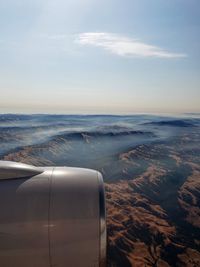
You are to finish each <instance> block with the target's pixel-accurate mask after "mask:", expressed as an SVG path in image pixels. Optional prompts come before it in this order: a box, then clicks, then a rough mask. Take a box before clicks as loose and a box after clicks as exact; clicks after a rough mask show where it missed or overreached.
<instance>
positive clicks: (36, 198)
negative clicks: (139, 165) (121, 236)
mask: <svg viewBox="0 0 200 267" xmlns="http://www.w3.org/2000/svg"><path fill="white" fill-rule="evenodd" d="M105 261H106V219H105V195H104V185H103V179H102V175H101V174H100V173H99V172H97V171H95V170H90V169H82V168H70V167H34V166H31V165H27V164H22V163H17V162H10V161H0V266H2V267H54V266H55V267H79V266H80V267H103V266H105Z"/></svg>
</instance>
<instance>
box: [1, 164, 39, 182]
mask: <svg viewBox="0 0 200 267" xmlns="http://www.w3.org/2000/svg"><path fill="white" fill-rule="evenodd" d="M42 172H43V170H42V169H41V168H38V167H34V166H31V165H27V164H24V163H20V162H12V161H3V160H2V161H0V179H13V178H24V177H30V176H35V175H38V174H41V173H42Z"/></svg>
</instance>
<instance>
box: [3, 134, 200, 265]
mask: <svg viewBox="0 0 200 267" xmlns="http://www.w3.org/2000/svg"><path fill="white" fill-rule="evenodd" d="M83 142H84V144H85V145H86V146H88V147H90V146H91V147H90V149H91V151H92V149H93V143H92V137H91V138H90V137H88V136H87V138H86V137H85V136H83ZM73 151H74V150H73V143H70V142H69V141H67V140H66V139H65V138H64V139H63V138H61V137H60V138H57V139H56V141H55V140H53V141H50V142H48V143H47V144H42V145H34V146H26V147H24V148H22V149H19V150H16V151H14V152H11V153H9V154H7V155H5V156H4V157H3V159H4V160H14V161H21V162H25V163H30V164H33V165H54V164H56V163H55V162H54V161H53V160H52V159H53V158H56V159H57V158H58V157H59V155H61V157H62V155H63V154H66V153H73ZM45 153H48V157H47V154H45ZM74 153H77V152H76V151H75V152H74ZM199 155H200V147H199V134H197V133H196V132H194V133H193V134H192V133H191V132H190V133H189V134H184V135H182V136H181V137H180V138H179V137H178V138H174V139H173V140H170V141H167V142H157V143H156V142H154V143H150V144H148V145H144V144H143V145H138V146H135V147H133V148H129V149H127V150H125V151H124V152H119V153H118V154H117V155H115V157H113V158H114V159H113V158H112V159H111V158H106V159H104V158H103V160H102V161H101V162H100V166H101V169H100V170H101V171H102V173H103V174H104V178H105V180H106V183H105V188H106V198H107V228H108V229H107V232H108V266H110V267H126V266H127V267H128V266H134V267H143V266H144V267H145V266H146V267H169V266H170V267H182V266H183V267H200V157H199ZM104 162H105V164H104ZM102 166H103V167H102ZM110 173H114V177H115V178H116V179H115V180H112V179H110V180H109V179H107V177H108V176H109V174H110Z"/></svg>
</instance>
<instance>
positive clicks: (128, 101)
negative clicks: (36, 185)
mask: <svg viewBox="0 0 200 267" xmlns="http://www.w3.org/2000/svg"><path fill="white" fill-rule="evenodd" d="M199 32H200V2H199V1H198V0H168V1H166V0H151V1H150V0H136V1H134V0H125V1H122V0H101V1H100V0H57V1H47V0H26V1H25V0H23V1H22V0H18V1H16V0H6V1H3V0H0V92H1V98H0V112H15V113H18V112H27V113H43V112H44V113H135V112H142V113H143V112H144V113H146V112H150V113H152V112H158V113H160V112H168V113H171V112H200V34H199Z"/></svg>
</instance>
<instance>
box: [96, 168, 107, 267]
mask: <svg viewBox="0 0 200 267" xmlns="http://www.w3.org/2000/svg"><path fill="white" fill-rule="evenodd" d="M97 176H98V181H99V216H100V251H99V254H100V255H99V266H100V267H105V266H106V248H107V233H106V205H105V189H104V183H103V177H102V175H101V173H100V172H97Z"/></svg>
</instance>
